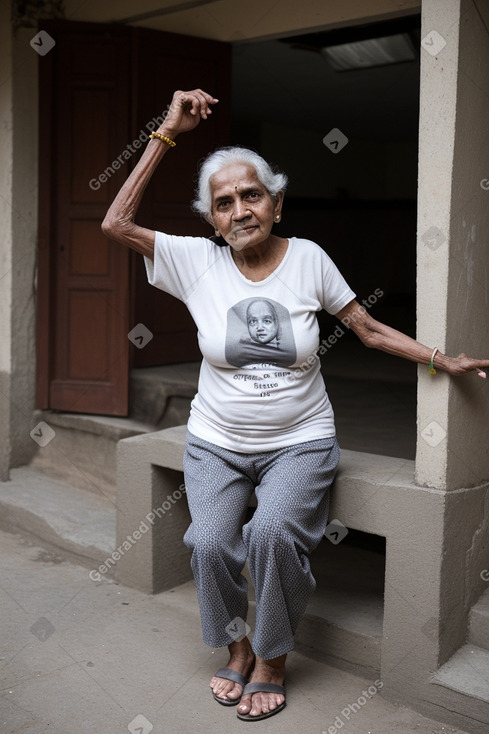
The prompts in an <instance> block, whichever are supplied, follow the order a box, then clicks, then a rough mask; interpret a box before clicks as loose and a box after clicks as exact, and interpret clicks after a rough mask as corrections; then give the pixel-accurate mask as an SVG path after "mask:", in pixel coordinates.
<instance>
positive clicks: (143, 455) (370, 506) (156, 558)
mask: <svg viewBox="0 0 489 734" xmlns="http://www.w3.org/2000/svg"><path fill="white" fill-rule="evenodd" d="M185 433H186V426H176V427H172V428H166V429H164V430H161V431H155V432H153V433H147V434H143V435H138V436H133V437H131V438H127V439H123V440H121V441H119V444H118V458H117V549H118V550H117V551H116V553H118V555H119V556H120V557H118V558H116V563H117V569H116V577H117V579H118V580H119V581H121V582H122V583H123V584H125V585H127V586H132V587H135V588H138V589H141V590H142V591H145V592H147V593H158V592H160V591H163V590H165V589H169V588H171V587H173V586H176V585H179V584H182V583H184V582H185V581H187V580H189V579H190V578H192V574H191V570H190V552H189V550H188V549H187V548H186V547H185V546H184V544H183V542H182V538H183V535H184V532H185V530H186V529H187V527H188V525H189V523H190V516H189V511H188V507H187V502H186V498H185V492H184V486H183V473H182V466H183V452H184V443H185ZM413 476H414V462H413V461H409V460H406V459H397V458H392V457H388V456H378V455H374V454H366V453H360V452H356V451H348V450H343V451H342V456H341V462H340V467H339V470H338V474H337V477H336V479H335V482H334V485H333V488H332V498H331V511H330V521H331V520H334V519H338V520H339V521H340V522H341V523H342V524H343V525H345V526H346V527H348V528H354V529H356V530H362V531H364V532H367V533H374V534H376V535H381V536H385V537H386V538H387V562H386V589H388V588H390V585H391V584H392V585H394V586H395V587H397V586H398V584H399V581H400V570H401V569H400V566H399V560H400V559H401V558H403V559H404V560H403V561H402V564H401V566H403V567H405V565H406V563H407V569H408V571H409V573H408V574H407V576H411V567H410V566H409V561H408V558H409V555H410V554H409V549H410V548H412V547H413V545H414V546H415V545H416V539H415V537H414V536H415V535H417V536H419V535H422V534H423V532H426V533H428V534H429V533H430V532H431V530H432V525H430V518H429V517H418V519H417V526H416V528H417V530H416V532H415V530H414V529H413V528H412V527H411V525H412V523H411V522H409V526H410V530H409V532H408V531H407V530H406V519H408V518H412V517H413V515H417V512H416V503H417V502H418V496H419V494H420V492H423V491H426V490H423V488H420V487H417V486H416V485H415V484H414V482H413ZM406 582H407V579H406Z"/></svg>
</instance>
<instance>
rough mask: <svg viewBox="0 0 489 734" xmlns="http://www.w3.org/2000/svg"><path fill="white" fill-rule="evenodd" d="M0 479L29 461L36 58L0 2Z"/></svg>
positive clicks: (26, 32) (26, 34)
mask: <svg viewBox="0 0 489 734" xmlns="http://www.w3.org/2000/svg"><path fill="white" fill-rule="evenodd" d="M0 34H1V40H2V42H1V44H0V49H1V50H0V53H1V55H2V63H1V69H2V73H3V79H2V84H1V85H0V118H1V124H0V479H1V480H3V481H5V480H7V479H8V475H9V468H11V467H14V466H19V465H22V464H26V463H28V462H29V460H30V458H31V456H32V453H33V450H34V449H35V448H36V444H35V443H34V441H33V440H32V439H31V437H30V431H31V429H32V428H33V419H32V412H33V408H34V390H35V277H36V249H37V234H36V233H37V148H38V107H37V103H38V100H37V90H38V81H37V64H38V59H39V57H38V54H37V53H36V51H35V50H34V49H33V48H32V47H31V45H30V40H31V39H32V38H33V37H34V36H35V35H36V30H35V29H32V28H28V29H26V28H19V29H18V30H17V31H16V32H15V33H14V32H13V30H12V25H11V19H10V12H9V6H8V5H6V4H5V3H4V4H2V5H1V6H0Z"/></svg>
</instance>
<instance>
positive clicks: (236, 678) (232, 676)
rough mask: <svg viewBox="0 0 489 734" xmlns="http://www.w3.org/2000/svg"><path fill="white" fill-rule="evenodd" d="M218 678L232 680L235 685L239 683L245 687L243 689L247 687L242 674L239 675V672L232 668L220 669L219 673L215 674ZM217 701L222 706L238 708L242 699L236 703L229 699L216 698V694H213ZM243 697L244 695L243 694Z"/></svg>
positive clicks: (238, 699)
mask: <svg viewBox="0 0 489 734" xmlns="http://www.w3.org/2000/svg"><path fill="white" fill-rule="evenodd" d="M214 675H215V676H216V678H224V679H225V680H232V681H233V683H239V685H240V686H243V689H244V688H245V686H246V678H245V677H244V675H241V673H238V671H237V670H233V669H232V668H219V670H218V671H217V673H214ZM212 695H213V696H214V698H215V699H216V701H217V702H218V703H220V704H221V706H236V704H238V703H239V702H240V700H241V697H240V698H237V699H236V700H234V701H231V700H230V699H228V698H219V696H216V694H215V693H213V694H212ZM241 695H243V694H241Z"/></svg>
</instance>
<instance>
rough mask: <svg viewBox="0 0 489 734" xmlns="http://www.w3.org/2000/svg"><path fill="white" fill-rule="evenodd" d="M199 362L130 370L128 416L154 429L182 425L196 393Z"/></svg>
mask: <svg viewBox="0 0 489 734" xmlns="http://www.w3.org/2000/svg"><path fill="white" fill-rule="evenodd" d="M199 371H200V362H183V363H179V364H167V365H162V366H158V367H140V368H138V369H133V370H131V375H130V385H129V415H130V417H131V418H132V419H133V420H136V421H141V422H143V423H148V424H149V425H152V426H153V427H154V429H155V430H160V429H161V428H168V427H169V426H180V425H182V424H183V423H186V422H187V420H188V416H189V413H190V403H191V402H192V399H193V397H194V395H195V393H196V392H197V386H198V382H199Z"/></svg>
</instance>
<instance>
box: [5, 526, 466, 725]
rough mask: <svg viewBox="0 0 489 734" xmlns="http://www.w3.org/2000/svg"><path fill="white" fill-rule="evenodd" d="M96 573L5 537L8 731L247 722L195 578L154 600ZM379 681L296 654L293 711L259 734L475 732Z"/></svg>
mask: <svg viewBox="0 0 489 734" xmlns="http://www.w3.org/2000/svg"><path fill="white" fill-rule="evenodd" d="M88 574H89V571H88V569H86V568H83V567H81V566H76V565H72V564H71V563H68V562H67V561H63V560H62V559H61V558H59V557H57V556H56V555H54V554H52V553H48V552H47V551H45V550H42V549H41V548H39V547H37V546H35V545H32V544H31V543H30V542H28V541H26V540H24V539H22V538H21V537H20V536H18V535H11V534H9V533H0V577H1V582H0V618H1V630H2V643H1V644H2V650H1V661H0V662H1V668H2V678H1V680H2V682H1V687H0V708H1V714H0V733H2V732H4V733H5V734H7V733H8V734H17V733H19V734H20V732H22V734H78V733H79V732H80V733H82V732H103V734H118V733H119V732H122V733H123V732H128V731H129V732H131V733H132V734H149V733H150V732H151V731H153V732H154V734H198V733H200V732H205V733H206V734H207V733H208V732H212V733H213V734H234V733H235V732H243V731H244V730H246V726H247V725H246V723H245V722H241V721H239V720H238V719H237V718H236V712H235V709H233V708H224V707H222V706H219V705H218V704H217V703H215V702H214V701H213V699H212V697H211V695H210V691H209V689H208V681H209V680H210V678H211V676H212V674H213V672H214V671H215V670H216V669H217V668H218V667H220V666H221V665H223V664H224V663H225V662H226V658H225V655H224V651H222V650H212V649H211V648H207V647H206V646H205V645H204V644H203V643H202V642H201V638H200V629H199V621H198V609H197V604H196V600H195V594H194V588H193V584H192V583H189V584H185V585H184V586H181V587H178V588H177V589H174V590H172V591H168V592H165V593H163V594H159V595H157V596H154V597H153V596H147V595H146V594H143V593H141V592H138V591H135V590H133V589H127V588H125V587H123V586H120V585H118V584H116V583H115V582H113V581H110V580H102V581H100V582H93V581H91V580H90V579H89V576H88ZM369 686H370V693H371V696H370V698H368V699H365V697H363V698H362V692H363V691H364V690H365V689H368V688H369ZM375 688H376V686H375V681H374V680H365V679H363V678H360V677H357V676H355V675H352V674H350V673H346V672H344V671H341V670H337V669H336V668H332V667H328V666H326V665H322V664H321V663H318V662H314V661H311V660H309V659H307V658H305V657H303V656H302V655H300V654H298V653H295V652H294V653H291V655H290V656H289V667H288V685H287V691H288V697H287V701H288V705H287V708H286V709H285V710H284V711H283V712H282V713H280V714H279V715H278V716H276V717H273V718H271V719H269V720H267V721H265V722H257V723H255V724H254V727H255V728H254V729H253V731H262V732H263V731H266V732H267V733H269V732H270V733H272V734H273V733H274V732H281V733H282V732H285V731H287V732H289V731H292V732H297V733H300V734H326V733H328V734H336V732H339V731H341V733H342V734H369V733H370V734H411V733H412V734H465V733H464V732H462V731H461V730H460V729H454V728H453V727H451V726H448V725H443V724H440V723H438V722H435V721H432V720H430V719H427V718H425V717H423V716H421V715H420V714H417V713H415V712H413V711H411V710H410V709H408V708H406V707H403V706H397V705H396V704H393V703H391V702H389V701H386V700H384V699H383V698H382V696H381V695H380V694H379V693H376V692H375V690H374V689H375ZM353 711H355V713H353Z"/></svg>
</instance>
